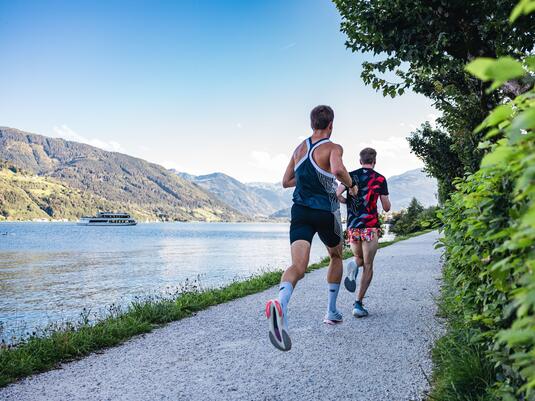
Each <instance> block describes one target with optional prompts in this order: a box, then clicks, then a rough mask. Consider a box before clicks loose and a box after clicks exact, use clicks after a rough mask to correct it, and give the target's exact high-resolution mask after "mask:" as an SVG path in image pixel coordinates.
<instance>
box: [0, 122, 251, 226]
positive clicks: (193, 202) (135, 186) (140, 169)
mask: <svg viewBox="0 0 535 401" xmlns="http://www.w3.org/2000/svg"><path fill="white" fill-rule="evenodd" d="M0 160H5V161H8V162H9V163H11V164H12V165H14V166H16V167H17V168H20V169H22V170H25V171H26V172H28V173H30V174H33V175H37V176H39V177H45V178H50V179H52V180H53V182H59V183H61V185H64V186H65V188H68V189H73V190H78V191H80V193H84V194H88V195H90V196H94V197H96V198H98V199H105V200H107V201H109V202H111V204H113V205H119V206H118V207H119V208H120V209H123V210H125V211H129V212H132V213H134V212H135V211H137V214H138V215H146V216H148V217H149V218H151V219H160V220H179V221H187V220H202V221H236V220H244V219H246V217H245V216H243V215H242V214H241V213H239V212H237V211H236V210H235V209H233V208H231V207H230V206H228V205H227V204H225V203H223V202H221V201H220V200H218V199H217V197H215V196H213V195H212V194H209V193H207V192H206V191H205V190H203V189H202V188H201V187H199V186H197V185H194V184H192V183H191V182H190V181H188V180H185V179H183V178H181V177H179V176H177V175H176V174H173V173H172V172H170V171H168V170H166V169H165V168H163V167H161V166H159V165H157V164H154V163H149V162H147V161H145V160H142V159H139V158H135V157H132V156H128V155H125V154H121V153H116V152H108V151H105V150H102V149H99V148H96V147H93V146H90V145H86V144H82V143H77V142H71V141H66V140H64V139H59V138H48V137H45V136H41V135H36V134H30V133H27V132H23V131H20V130H17V129H13V128H7V127H0ZM51 182H52V181H51ZM5 191H7V184H5V183H4V186H0V193H4V192H5ZM98 209H100V206H99V205H97V204H95V206H94V207H93V209H92V212H93V213H94V212H96V211H97V210H98ZM114 209H115V208H114ZM47 214H48V215H50V213H48V212H47ZM81 214H82V211H81V210H78V211H77V212H76V213H75V215H76V216H78V215H81Z"/></svg>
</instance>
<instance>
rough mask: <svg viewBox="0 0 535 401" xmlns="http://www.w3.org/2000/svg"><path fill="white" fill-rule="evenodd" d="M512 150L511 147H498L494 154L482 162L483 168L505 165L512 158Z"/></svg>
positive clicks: (487, 156) (490, 154)
mask: <svg viewBox="0 0 535 401" xmlns="http://www.w3.org/2000/svg"><path fill="white" fill-rule="evenodd" d="M511 154H512V150H511V148H510V147H509V146H505V145H502V146H498V147H497V148H496V149H495V150H494V151H493V152H491V153H489V154H488V155H486V156H485V157H484V158H483V160H482V161H481V167H488V166H493V165H495V164H500V163H505V162H506V161H507V160H508V159H509V157H511Z"/></svg>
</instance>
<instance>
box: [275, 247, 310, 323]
mask: <svg viewBox="0 0 535 401" xmlns="http://www.w3.org/2000/svg"><path fill="white" fill-rule="evenodd" d="M291 253H292V265H291V266H290V267H288V268H287V269H286V271H285V272H284V273H283V274H282V277H281V283H280V286H279V302H280V304H281V307H282V313H283V316H284V321H285V323H286V324H287V323H288V321H287V315H286V311H287V308H288V302H290V297H291V296H292V292H293V290H294V288H295V286H296V284H297V282H298V281H299V280H301V279H302V278H303V276H304V275H305V271H306V269H307V266H308V261H309V259H310V242H308V241H305V240H297V241H295V242H293V243H292V245H291Z"/></svg>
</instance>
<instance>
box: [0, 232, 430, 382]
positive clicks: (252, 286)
mask: <svg viewBox="0 0 535 401" xmlns="http://www.w3.org/2000/svg"><path fill="white" fill-rule="evenodd" d="M431 231H433V230H425V231H421V232H416V233H413V234H410V235H407V236H404V237H398V238H396V239H394V240H393V241H388V242H382V243H380V244H379V247H380V248H384V247H386V246H389V245H391V244H394V243H396V242H399V241H403V240H406V239H409V238H412V237H416V236H419V235H422V234H426V233H428V232H431ZM351 256H352V254H351V252H350V251H349V250H346V251H344V259H346V258H348V257H351ZM327 265H328V258H324V259H323V260H322V261H320V262H318V263H315V264H312V265H310V266H309V268H308V269H307V273H308V272H311V271H314V270H318V269H321V268H323V267H326V266H327ZM281 275H282V270H276V271H270V272H264V273H258V274H256V275H253V276H251V277H250V278H248V279H245V280H242V281H235V282H232V283H230V284H228V285H225V286H223V287H220V288H214V289H208V290H203V291H199V290H198V289H196V288H193V289H186V291H185V292H183V293H181V294H180V295H178V296H177V297H176V298H173V299H156V300H155V299H149V300H146V301H142V302H134V303H132V304H130V306H129V307H127V308H125V309H124V311H123V312H119V313H118V314H116V315H111V316H109V317H107V318H105V319H103V320H101V321H98V322H96V323H95V324H89V323H85V324H83V323H82V324H81V325H78V326H77V325H75V324H73V323H71V324H70V325H69V324H67V326H66V327H64V328H61V329H60V330H57V331H52V332H51V333H50V335H47V336H44V337H37V336H34V337H30V338H28V339H26V340H24V341H22V342H21V343H19V344H17V345H15V346H10V347H6V348H3V349H0V387H4V386H6V385H8V384H9V383H12V382H15V381H17V380H18V379H21V378H23V377H26V376H30V375H32V374H35V373H39V372H44V371H47V370H50V369H54V368H56V367H58V366H59V364H60V363H63V362H68V361H72V360H76V359H80V358H82V357H84V356H87V355H89V354H91V353H93V352H95V351H99V350H102V349H106V348H109V347H113V346H116V345H119V344H121V343H123V342H125V341H127V340H129V339H130V338H132V337H134V336H136V335H139V334H143V333H148V332H150V331H152V330H153V329H155V328H158V327H161V326H164V325H165V324H167V323H170V322H173V321H178V320H181V319H183V318H185V317H189V316H192V315H194V314H195V313H196V312H198V311H200V310H203V309H206V308H209V307H211V306H215V305H218V304H223V303H226V302H228V301H231V300H234V299H238V298H242V297H245V296H247V295H251V294H254V293H258V292H260V291H263V290H266V289H268V288H270V287H272V286H274V285H276V284H278V283H279V281H280V277H281Z"/></svg>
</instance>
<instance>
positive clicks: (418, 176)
mask: <svg viewBox="0 0 535 401" xmlns="http://www.w3.org/2000/svg"><path fill="white" fill-rule="evenodd" d="M387 182H388V191H389V192H390V200H391V201H392V210H394V211H399V210H401V209H406V208H407V207H408V206H409V203H410V202H411V200H412V198H416V199H418V201H419V202H420V203H421V204H422V205H423V206H425V207H428V206H435V205H437V204H438V197H437V194H438V184H437V180H436V178H434V177H429V176H428V175H427V174H426V173H425V172H424V171H423V170H422V169H414V170H409V171H406V172H404V173H403V174H400V175H394V176H392V177H390V178H387Z"/></svg>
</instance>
